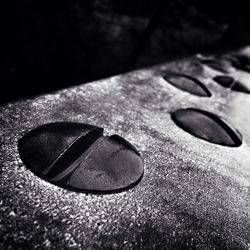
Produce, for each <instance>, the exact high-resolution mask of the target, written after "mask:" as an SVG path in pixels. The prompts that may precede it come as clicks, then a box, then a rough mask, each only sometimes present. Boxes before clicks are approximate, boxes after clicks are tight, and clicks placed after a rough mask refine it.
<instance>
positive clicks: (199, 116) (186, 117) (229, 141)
mask: <svg viewBox="0 0 250 250" xmlns="http://www.w3.org/2000/svg"><path fill="white" fill-rule="evenodd" d="M172 119H173V121H174V122H175V123H176V124H177V125H178V126H179V127H180V128H182V129H183V130H185V131H186V132H188V133H190V134H191V135H193V136H195V137H198V138H200V139H203V140H206V141H208V142H212V143H215V144H220V145H223V146H230V147H238V146H240V145H241V144H242V136H241V134H240V133H239V132H238V131H237V130H236V129H234V128H233V127H232V126H230V125H229V124H228V123H227V122H225V121H224V120H222V119H221V118H220V117H219V116H217V115H215V114H212V113H210V112H207V111H204V110H200V109H195V108H187V109H179V110H177V111H175V112H174V113H172Z"/></svg>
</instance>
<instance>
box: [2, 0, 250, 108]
mask: <svg viewBox="0 0 250 250" xmlns="http://www.w3.org/2000/svg"><path fill="white" fill-rule="evenodd" d="M248 2H249V1H247V0H246V1H244V0H239V1H225V0H221V1H218V0H217V1H214V0H211V1H199V0H190V1H187V0H154V1H150V0H53V1H49V0H43V1H40V0H37V1H34V0H23V1H20V0H8V1H7V3H5V4H4V6H2V12H3V13H2V17H3V20H2V26H3V28H2V29H1V30H2V32H1V40H2V46H1V47H2V49H1V50H2V53H1V55H2V56H1V60H2V66H1V74H0V82H1V85H2V86H1V92H0V103H4V102H8V101H12V100H16V99H19V98H24V97H28V96H33V95H37V94H41V93H46V92H49V91H53V90H56V89H61V88H65V87H68V86H71V85H77V84H81V83H84V82H88V81H93V80H96V79H100V78H104V77H108V76H111V75H114V74H120V73H123V72H126V71H130V70H133V69H137V68H142V67H145V66H150V65H154V64H157V63H161V62H166V61H168V60H173V59H175V58H178V57H182V56H186V55H190V54H193V53H197V52H203V53H207V52H208V53H209V52H218V51H227V50H230V49H234V48H238V47H240V46H244V45H247V44H248V43H249V41H250V20H249V15H250V7H249V6H250V4H249V3H248Z"/></svg>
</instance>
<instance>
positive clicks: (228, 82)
mask: <svg viewBox="0 0 250 250" xmlns="http://www.w3.org/2000/svg"><path fill="white" fill-rule="evenodd" d="M213 80H214V81H215V82H217V83H218V84H220V85H221V86H223V87H225V88H230V89H232V90H234V91H238V92H242V93H246V94H250V89H249V88H248V87H247V86H245V85H244V84H243V83H241V82H240V81H236V80H235V79H234V78H233V77H232V76H227V75H218V76H215V77H214V78H213Z"/></svg>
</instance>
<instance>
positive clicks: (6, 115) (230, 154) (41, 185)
mask: <svg viewBox="0 0 250 250" xmlns="http://www.w3.org/2000/svg"><path fill="white" fill-rule="evenodd" d="M169 70H173V71H175V72H182V73H186V74H191V75H192V76H196V77H198V78H199V79H200V80H201V81H202V82H203V83H204V84H205V85H206V87H207V88H208V89H209V90H210V91H211V92H212V96H211V97H198V96H194V95H192V94H190V93H188V92H184V91H182V90H180V89H177V88H175V87H174V86H172V85H170V84H169V83H168V82H166V81H165V80H164V79H163V78H162V76H163V75H164V72H166V71H169ZM217 74H218V72H216V71H214V70H212V69H210V68H208V67H205V66H204V67H202V66H201V65H200V64H199V63H198V62H197V59H196V58H195V57H193V58H188V59H185V60H183V61H178V62H173V63H169V64H165V65H159V66H156V67H154V68H150V69H145V70H140V71H135V72H131V73H129V74H126V75H122V76H115V77H112V78H110V79H105V80H102V81H98V82H93V83H89V84H87V85H82V86H77V87H73V88H70V89H65V90H62V91H59V92H55V93H52V94H48V95H44V96H40V97H36V98H34V99H29V100H21V101H19V102H16V103H9V104H6V105H3V106H1V107H0V124H1V126H0V133H1V151H0V152H1V155H0V166H1V168H0V171H1V176H0V204H1V206H0V248H1V249H12V248H15V249H29V248H30V249H55V248H56V249H80V248H81V249H249V248H250V189H249V187H250V153H249V152H250V109H249V108H248V107H250V95H247V94H244V93H239V92H233V91H231V90H229V89H225V88H223V87H222V86H220V85H218V84H217V83H215V82H213V81H212V80H211V78H212V77H213V76H215V75H217ZM230 74H231V75H233V76H235V77H236V78H240V79H241V80H242V81H243V82H245V84H248V85H249V86H250V74H247V73H244V72H239V71H235V70H233V69H231V73H230ZM186 107H194V108H201V109H204V110H207V111H209V112H213V113H215V114H217V115H220V116H222V117H223V118H224V119H225V120H226V121H227V122H228V123H230V124H232V125H233V126H234V127H235V128H237V129H238V130H239V131H240V133H241V134H242V136H243V144H242V145H241V146H240V147H236V148H232V147H226V146H220V145H216V144H212V143H209V142H206V141H204V140H200V139H198V138H196V137H194V136H192V135H190V134H188V133H186V132H185V131H183V130H182V129H180V128H179V127H177V126H176V125H175V123H174V122H173V121H172V120H171V118H170V112H172V111H175V110H177V109H179V108H186ZM54 121H77V122H84V123H90V124H93V125H97V126H101V127H104V129H105V132H106V133H107V134H113V133H117V134H119V135H121V136H123V137H124V138H126V139H127V140H128V141H130V142H131V143H132V144H133V145H135V146H136V148H137V149H138V150H139V151H140V153H141V154H142V157H143V161H144V168H145V173H144V177H143V179H142V180H141V182H140V183H139V184H138V185H137V186H135V187H134V188H132V189H130V190H129V191H125V192H122V193H118V194H110V195H87V194H81V193H76V192H71V191H67V190H64V189H62V188H59V187H57V186H54V185H52V184H50V183H47V182H46V181H44V180H42V179H40V178H39V177H36V176H35V175H34V174H33V173H32V172H30V171H29V170H28V169H27V168H26V167H25V166H24V165H23V164H22V162H21V160H20V158H19V154H18V150H17V140H18V139H19V138H20V137H21V136H22V135H23V134H24V133H25V132H27V131H29V130H30V129H32V128H35V127H36V126H39V125H41V124H44V123H48V122H54Z"/></svg>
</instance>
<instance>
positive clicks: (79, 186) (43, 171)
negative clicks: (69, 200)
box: [18, 122, 143, 193]
mask: <svg viewBox="0 0 250 250" xmlns="http://www.w3.org/2000/svg"><path fill="white" fill-rule="evenodd" d="M18 146H19V154H20V157H21V159H22V161H23V162H24V164H25V165H26V166H27V167H28V168H29V169H30V170H32V171H33V172H34V173H35V174H37V175H38V176H40V177H42V178H43V179H45V180H47V181H49V182H52V183H54V184H56V185H58V186H61V187H65V188H68V189H73V190H76V191H82V192H92V193H108V192H118V191H121V190H123V189H127V188H130V187H132V186H134V185H136V184H137V183H138V182H139V181H140V179H141V178H142V175H143V163H142V159H141V156H140V154H139V153H138V151H137V150H136V149H135V148H134V147H133V146H132V145H131V144H130V143H129V142H127V141H126V140H125V139H123V138H122V137H120V136H118V135H112V136H109V137H106V136H104V135H103V129H102V128H100V127H96V126H92V125H88V124H82V123H73V122H60V123H50V124H45V125H42V126H40V127H38V128H35V129H33V130H31V131H30V132H28V133H27V134H26V135H24V136H23V137H22V138H21V139H20V140H19V142H18Z"/></svg>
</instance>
